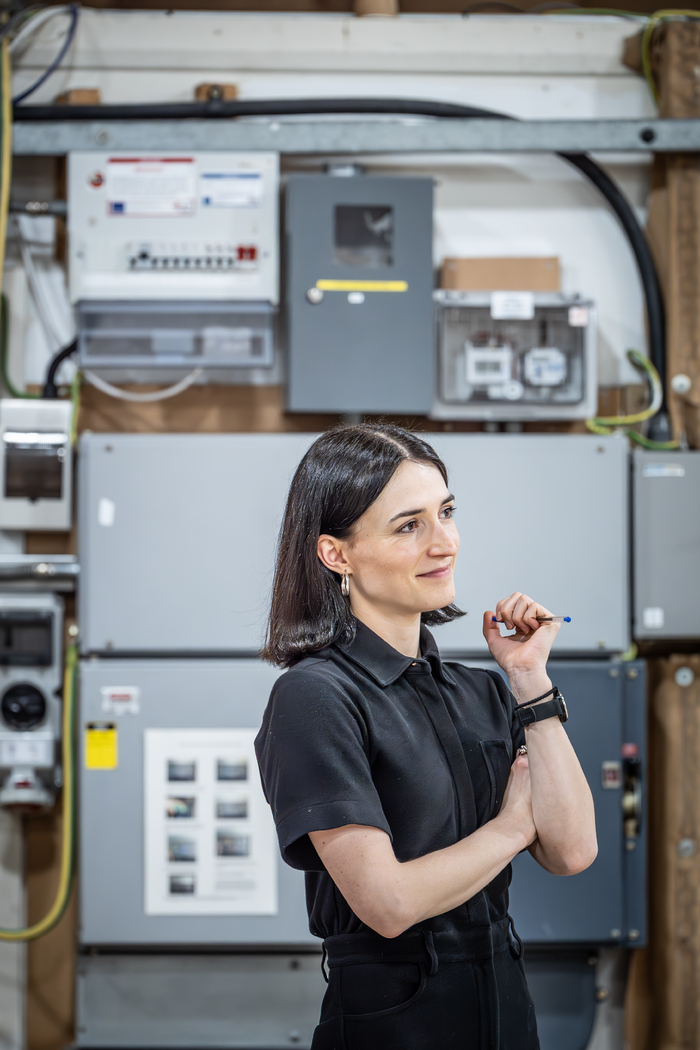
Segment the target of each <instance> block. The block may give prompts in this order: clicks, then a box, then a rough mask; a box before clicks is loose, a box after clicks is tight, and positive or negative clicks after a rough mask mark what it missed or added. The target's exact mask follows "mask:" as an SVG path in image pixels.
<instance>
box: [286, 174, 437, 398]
mask: <svg viewBox="0 0 700 1050" xmlns="http://www.w3.org/2000/svg"><path fill="white" fill-rule="evenodd" d="M432 224H433V183H432V180H431V179H416V178H400V177H398V178H387V177H381V176H364V175H358V176H354V177H350V178H342V177H337V176H332V175H298V176H294V177H293V178H290V179H289V182H288V184H287V201H286V248H287V314H288V344H289V375H288V401H287V404H288V408H289V409H290V410H291V411H292V412H419V413H427V412H428V410H429V408H430V402H431V398H432V389H433V332H432V288H433V261H432Z"/></svg>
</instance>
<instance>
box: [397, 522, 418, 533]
mask: <svg viewBox="0 0 700 1050" xmlns="http://www.w3.org/2000/svg"><path fill="white" fill-rule="evenodd" d="M417 528H418V522H417V521H416V520H415V519H414V520H413V521H407V522H406V524H405V525H402V526H401V528H400V529H399V532H415V531H416V529H417Z"/></svg>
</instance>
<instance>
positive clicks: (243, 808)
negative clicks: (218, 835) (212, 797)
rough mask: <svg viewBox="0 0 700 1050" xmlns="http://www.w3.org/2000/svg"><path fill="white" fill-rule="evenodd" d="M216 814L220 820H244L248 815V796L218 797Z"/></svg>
mask: <svg viewBox="0 0 700 1050" xmlns="http://www.w3.org/2000/svg"><path fill="white" fill-rule="evenodd" d="M216 816H217V819H218V820H233V819H234V817H235V818H236V819H237V820H242V819H244V818H245V817H247V816H248V799H247V798H217V800H216Z"/></svg>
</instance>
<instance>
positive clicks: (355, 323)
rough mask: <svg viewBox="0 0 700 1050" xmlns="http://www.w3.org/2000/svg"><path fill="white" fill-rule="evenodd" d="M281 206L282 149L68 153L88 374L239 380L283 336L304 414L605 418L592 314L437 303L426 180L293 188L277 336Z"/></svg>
mask: <svg viewBox="0 0 700 1050" xmlns="http://www.w3.org/2000/svg"><path fill="white" fill-rule="evenodd" d="M278 210H279V158H278V156H277V154H274V153H223V152H216V153H214V152H212V153H197V154H184V153H173V154H170V155H168V156H157V157H150V156H146V157H140V158H139V157H134V156H133V155H120V154H110V153H90V152H85V153H74V154H71V156H70V163H69V211H68V215H69V238H70V253H69V258H70V266H69V268H70V274H69V277H70V292H71V299H72V302H73V303H74V304H75V307H76V311H77V320H78V332H79V353H80V360H81V364H82V366H83V367H84V368H88V369H97V370H99V371H101V373H102V374H104V375H105V376H109V377H110V378H111V377H113V376H116V377H117V378H119V376H120V375H121V376H123V375H124V373H125V372H127V373H128V374H129V377H130V378H133V377H134V376H139V375H141V376H147V377H148V378H149V379H154V378H157V377H158V376H159V375H160V376H161V377H164V376H165V371H164V370H167V371H168V373H170V372H173V370H175V372H174V374H177V370H178V369H179V370H180V374H181V370H182V369H188V370H193V369H195V368H199V369H202V381H203V380H204V379H209V380H211V381H227V380H226V377H227V376H228V377H229V379H228V381H231V380H230V377H231V375H232V372H231V370H232V369H235V370H237V371H236V372H235V373H234V374H235V375H236V376H238V377H239V378H238V379H237V380H235V381H241V378H243V373H242V371H241V370H250V369H260V368H262V369H272V368H273V367H274V365H275V343H276V342H277V341H281V342H283V343H284V344H285V345H286V347H287V389H288V404H287V407H288V409H289V410H290V411H297V412H315V411H322V412H364V413H371V412H396V413H407V412H411V413H419V414H421V415H432V416H433V417H435V418H444V419H494V420H519V419H529V418H536V419H548V418H549V419H573V418H586V417H587V416H590V415H592V414H593V413H594V412H595V407H596V348H595V315H594V310H593V307H592V305H591V304H590V303H588V302H585V301H583V300H582V299H580V298H579V297H577V296H565V295H562V294H558V293H548V294H543V293H538V294H534V293H521V294H518V295H511V296H508V295H505V296H504V295H503V294H500V295H498V294H491V293H484V292H480V293H476V292H454V291H449V292H448V291H434V285H435V277H434V268H433V182H432V180H431V179H428V178H409V177H405V178H404V177H378V176H365V175H356V176H352V177H340V176H333V175H297V176H293V177H290V178H289V179H288V180H287V183H286V194H285V219H284V252H283V253H282V254H283V256H284V269H285V273H286V300H285V304H284V305H285V310H284V314H283V321H284V324H283V326H282V325H279V324H278V315H279V307H280V255H281V253H280V232H279V218H278ZM282 329H283V330H282ZM436 346H437V355H436V353H435V349H434V348H435V347H436ZM436 359H437V368H436V364H435V362H436ZM370 380H371V381H370Z"/></svg>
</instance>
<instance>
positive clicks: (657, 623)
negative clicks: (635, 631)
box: [642, 605, 664, 631]
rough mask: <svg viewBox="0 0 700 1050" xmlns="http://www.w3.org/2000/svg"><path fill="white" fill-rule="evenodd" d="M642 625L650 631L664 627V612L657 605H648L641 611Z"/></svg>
mask: <svg viewBox="0 0 700 1050" xmlns="http://www.w3.org/2000/svg"><path fill="white" fill-rule="evenodd" d="M642 623H643V624H644V626H645V627H646V628H647V630H650V631H659V630H661V628H662V627H663V625H664V611H663V609H661V608H659V606H658V605H648V606H647V607H646V609H644V610H643V611H642Z"/></svg>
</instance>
